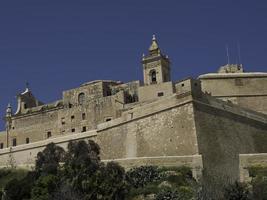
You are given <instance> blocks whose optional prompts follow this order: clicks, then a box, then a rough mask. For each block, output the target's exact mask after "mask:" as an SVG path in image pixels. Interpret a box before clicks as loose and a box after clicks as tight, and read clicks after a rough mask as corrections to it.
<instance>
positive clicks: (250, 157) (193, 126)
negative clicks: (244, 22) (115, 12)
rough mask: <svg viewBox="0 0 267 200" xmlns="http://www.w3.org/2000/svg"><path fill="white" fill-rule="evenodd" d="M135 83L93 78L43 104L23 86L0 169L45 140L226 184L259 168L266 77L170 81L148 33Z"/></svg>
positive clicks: (264, 145) (265, 136)
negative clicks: (182, 169) (84, 142)
mask: <svg viewBox="0 0 267 200" xmlns="http://www.w3.org/2000/svg"><path fill="white" fill-rule="evenodd" d="M141 63H142V65H143V76H144V77H143V81H133V82H129V83H122V82H119V81H111V80H96V81H91V82H88V83H84V84H82V85H81V86H80V87H78V88H74V89H70V90H67V91H63V95H62V99H60V100H58V101H56V102H53V103H50V104H44V103H42V102H41V101H39V100H38V99H36V98H35V97H34V95H33V93H32V91H31V90H30V88H28V87H27V88H26V89H25V91H24V92H22V93H21V94H19V95H18V97H17V99H18V105H17V110H16V112H12V108H11V106H10V105H9V106H8V108H7V111H6V116H5V121H6V130H5V131H3V132H1V133H0V148H1V149H2V150H0V165H1V166H6V165H10V160H12V161H14V163H15V164H16V165H18V166H31V165H32V164H33V163H34V160H35V157H36V154H37V153H38V152H39V151H41V150H42V149H43V148H44V147H45V145H46V144H48V143H49V142H55V143H56V144H58V145H61V146H63V147H66V145H67V143H68V141H70V140H79V139H93V140H95V141H96V142H97V143H98V144H99V145H100V147H101V157H102V159H104V160H116V161H117V162H120V163H121V164H122V165H124V166H125V167H131V166H138V165H144V164H156V165H167V166H173V165H175V166H177V165H188V166H190V167H192V169H193V173H194V176H195V177H196V178H200V177H201V176H202V175H203V179H207V180H208V179H211V178H212V180H215V182H216V183H220V184H227V183H230V182H233V181H235V180H241V181H243V180H247V179H249V176H248V173H247V171H246V167H247V166H248V165H251V164H255V163H265V164H267V73H256V72H253V73H252V72H249V73H248V72H244V70H243V67H242V65H226V66H222V67H221V68H220V69H219V71H218V72H217V73H210V74H204V75H200V76H199V77H198V78H197V79H192V78H187V79H184V80H179V81H176V82H173V81H172V80H171V66H170V59H169V58H168V56H166V55H164V54H163V53H162V51H161V49H160V48H159V45H158V43H157V40H156V38H155V36H153V39H152V44H151V46H150V47H149V51H148V54H147V55H143V57H142V61H141Z"/></svg>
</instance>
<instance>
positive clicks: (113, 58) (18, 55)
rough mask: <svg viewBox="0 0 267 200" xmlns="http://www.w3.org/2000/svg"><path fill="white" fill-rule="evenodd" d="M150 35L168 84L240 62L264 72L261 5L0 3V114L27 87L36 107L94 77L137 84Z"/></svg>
mask: <svg viewBox="0 0 267 200" xmlns="http://www.w3.org/2000/svg"><path fill="white" fill-rule="evenodd" d="M152 34H156V37H157V39H158V42H159V45H160V47H161V49H162V50H163V52H164V53H165V54H168V55H169V57H170V59H171V61H172V78H173V80H177V79H181V78H185V77H188V76H191V77H197V76H198V75H200V74H204V73H208V72H215V71H216V70H217V69H218V68H219V66H221V65H224V64H226V63H227V58H226V50H225V46H226V45H228V46H229V53H230V61H231V63H236V62H238V59H237V58H238V50H237V49H238V48H237V46H238V44H240V52H241V61H242V64H243V65H244V68H245V70H246V71H265V72H266V71H267V60H266V55H267V1H266V0H257V1H255V0H254V1H253V0H209V1H208V0H160V1H159V0H154V1H152V0H105V1H104V0H84V1H82V0H71V1H70V0H61V1H60V0H7V1H1V2H0V69H1V73H0V114H1V116H4V114H5V109H6V105H7V104H8V102H11V103H12V106H13V110H14V111H15V110H16V98H15V96H16V94H18V93H20V92H22V91H23V90H24V88H25V83H26V82H27V81H28V82H29V83H30V88H31V90H32V91H33V93H34V95H35V96H36V97H37V98H38V99H40V100H41V101H43V102H46V103H48V102H52V101H55V100H57V99H60V98H61V95H62V91H63V90H66V89H70V88H74V87H77V86H79V85H80V84H81V83H83V82H87V81H91V80H94V79H112V80H122V81H125V82H127V81H131V80H138V79H139V80H141V79H142V68H141V64H140V60H141V56H142V53H147V49H148V47H149V45H150V43H151V38H152ZM0 128H1V129H3V128H4V125H3V123H0Z"/></svg>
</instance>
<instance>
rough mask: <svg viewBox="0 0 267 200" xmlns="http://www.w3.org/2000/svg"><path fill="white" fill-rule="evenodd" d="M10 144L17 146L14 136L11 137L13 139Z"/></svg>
mask: <svg viewBox="0 0 267 200" xmlns="http://www.w3.org/2000/svg"><path fill="white" fill-rule="evenodd" d="M12 146H13V147H15V146H17V139H16V138H13V140H12Z"/></svg>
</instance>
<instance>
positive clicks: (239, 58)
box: [237, 42, 242, 65]
mask: <svg viewBox="0 0 267 200" xmlns="http://www.w3.org/2000/svg"><path fill="white" fill-rule="evenodd" d="M237 51H238V60H239V64H240V65H242V60H241V51H240V43H239V42H238V43H237Z"/></svg>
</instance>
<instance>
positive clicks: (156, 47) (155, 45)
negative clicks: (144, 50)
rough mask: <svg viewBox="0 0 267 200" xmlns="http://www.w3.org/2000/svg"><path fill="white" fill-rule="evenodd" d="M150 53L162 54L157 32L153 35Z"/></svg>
mask: <svg viewBox="0 0 267 200" xmlns="http://www.w3.org/2000/svg"><path fill="white" fill-rule="evenodd" d="M149 53H150V55H160V48H159V45H158V42H157V39H156V35H155V34H153V36H152V44H151V45H150V47H149Z"/></svg>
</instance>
